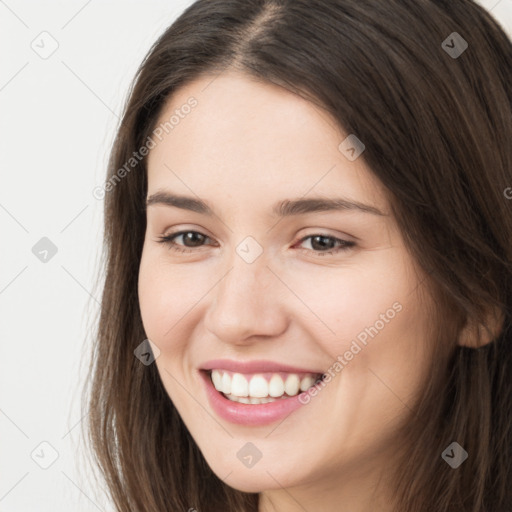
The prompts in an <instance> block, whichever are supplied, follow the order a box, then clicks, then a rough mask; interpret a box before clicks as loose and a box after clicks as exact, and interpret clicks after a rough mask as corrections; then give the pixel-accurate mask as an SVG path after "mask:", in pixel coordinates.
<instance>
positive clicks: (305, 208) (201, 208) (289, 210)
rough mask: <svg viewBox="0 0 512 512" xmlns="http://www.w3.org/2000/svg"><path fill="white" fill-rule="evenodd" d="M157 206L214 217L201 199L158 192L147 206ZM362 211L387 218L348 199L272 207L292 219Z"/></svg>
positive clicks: (308, 200) (290, 202) (297, 201)
mask: <svg viewBox="0 0 512 512" xmlns="http://www.w3.org/2000/svg"><path fill="white" fill-rule="evenodd" d="M155 204H160V205H166V206H174V207H176V208H181V209H183V210H190V211H193V212H196V213H201V214H203V215H208V216H214V215H215V212H214V210H213V208H212V207H211V206H210V205H209V204H208V203H207V202H206V201H203V200H201V199H196V198H194V197H189V196H180V195H174V194H170V193H168V192H161V191H160V192H156V193H155V194H153V195H151V196H149V197H148V199H147V201H146V206H151V205H155ZM343 210H349V211H360V212H363V213H371V214H373V215H379V216H383V217H385V216H386V214H385V213H383V212H381V211H380V210H379V209H378V208H376V207H375V206H370V205H367V204H363V203H360V202H358V201H352V200H349V199H346V198H324V197H311V198H300V199H293V200H292V199H285V200H282V201H279V202H277V203H275V204H274V205H273V206H272V210H271V211H272V214H273V215H274V216H276V217H291V216H293V215H303V214H306V213H314V212H326V211H343Z"/></svg>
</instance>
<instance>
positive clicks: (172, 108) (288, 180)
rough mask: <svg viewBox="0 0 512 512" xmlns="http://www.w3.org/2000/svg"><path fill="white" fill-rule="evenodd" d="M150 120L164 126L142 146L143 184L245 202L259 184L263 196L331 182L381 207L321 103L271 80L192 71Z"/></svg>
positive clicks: (317, 188)
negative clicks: (145, 153) (146, 150)
mask: <svg viewBox="0 0 512 512" xmlns="http://www.w3.org/2000/svg"><path fill="white" fill-rule="evenodd" d="M189 105H194V107H193V108H190V107H189ZM171 118H172V123H170V122H169V121H170V120H171ZM165 123H167V125H166V124H165ZM157 126H160V127H163V128H164V130H163V132H164V133H162V135H161V140H158V139H155V142H156V143H157V144H156V146H155V147H154V148H153V149H152V150H151V151H150V154H149V160H148V178H149V189H150V191H153V192H154V191H156V190H157V189H162V188H171V189H172V190H174V191H179V192H182V193H186V192H188V193H190V189H192V191H193V192H194V193H196V194H197V195H200V196H201V197H208V196H209V192H210V193H211V192H213V191H215V190H217V191H218V190H222V191H223V193H224V194H225V195H226V196H230V195H232V194H233V193H234V192H236V194H237V195H238V196H239V197H241V198H242V197H243V196H245V199H246V200H247V201H248V202H249V203H250V202H251V199H252V200H254V198H255V197H256V196H258V194H259V193H260V192H262V191H264V192H265V194H266V197H268V199H269V201H270V200H272V199H276V200H277V199H279V198H281V197H283V192H284V191H286V194H285V195H286V196H303V195H305V194H307V193H308V191H310V192H311V193H315V194H316V195H328V194H329V192H330V191H332V190H333V188H334V189H335V190H336V191H337V192H339V193H343V194H344V195H345V196H353V197H355V196H357V198H358V199H363V198H364V199H365V200H367V201H368V200H370V201H373V202H374V203H375V204H376V205H380V207H381V208H383V209H385V208H386V207H385V204H386V200H385V197H384V195H383V194H382V187H381V186H380V184H379V183H378V181H377V180H376V178H375V177H374V176H373V175H372V173H371V172H369V169H368V168H367V167H366V165H365V164H364V162H363V159H362V158H358V159H357V160H355V161H350V160H348V159H347V158H346V157H345V155H344V154H343V153H342V151H341V150H340V144H341V143H342V142H343V141H344V140H345V139H346V137H347V135H348V134H345V133H344V132H343V131H342V129H341V128H340V127H339V126H338V125H337V123H336V122H335V120H334V119H333V118H332V117H331V116H330V115H329V114H328V113H327V112H326V111H325V110H323V109H321V108H320V107H319V106H317V105H314V104H313V103H311V102H309V101H307V100H306V99H304V98H302V97H300V96H298V95H296V94H293V93H291V92H290V91H288V90H286V89H284V88H282V87H279V86H277V85H274V84H269V83H262V82H259V81H255V80H254V79H252V78H250V77H248V76H246V75H243V74H240V73H238V72H232V71H230V72H225V73H222V74H221V75H219V76H217V77H215V76H203V77H200V78H198V79H197V80H195V81H194V82H191V83H190V84H188V85H186V86H184V87H182V88H180V89H178V90H177V91H176V92H175V93H174V95H173V96H172V97H171V98H170V99H169V100H168V102H167V103H166V105H165V107H164V109H163V110H162V113H161V115H160V117H159V120H158V123H157ZM187 188H188V189H189V190H187ZM177 189H178V190H177ZM258 201H261V197H259V199H258Z"/></svg>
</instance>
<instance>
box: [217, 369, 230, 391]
mask: <svg viewBox="0 0 512 512" xmlns="http://www.w3.org/2000/svg"><path fill="white" fill-rule="evenodd" d="M219 391H222V392H223V393H224V394H226V395H229V394H230V393H231V377H230V376H229V374H228V373H224V375H223V376H222V389H220V390H219Z"/></svg>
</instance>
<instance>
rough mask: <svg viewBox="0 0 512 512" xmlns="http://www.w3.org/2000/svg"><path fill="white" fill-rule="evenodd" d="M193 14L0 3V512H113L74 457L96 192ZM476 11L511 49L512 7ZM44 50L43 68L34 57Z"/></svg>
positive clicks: (95, 248)
mask: <svg viewBox="0 0 512 512" xmlns="http://www.w3.org/2000/svg"><path fill="white" fill-rule="evenodd" d="M191 3H192V1H191V0H188V1H185V0H182V1H178V0H172V1H171V0H167V1H164V0H151V1H146V2H142V1H141V0H137V1H135V0H129V1H127V0H124V1H122V2H121V1H120V0H118V1H113V0H110V1H105V0H103V1H100V0H89V1H87V0H83V1H69V0H68V1H66V2H64V1H55V0H54V1H47V2H44V3H43V2H36V1H35V0H32V1H22V0H5V1H3V0H0V48H1V52H2V53H1V55H2V58H1V60H0V62H1V65H0V109H1V110H0V148H1V154H0V168H1V172H2V186H1V188H0V227H1V231H0V232H1V235H2V238H1V242H0V243H1V246H0V247H1V260H0V340H1V348H2V352H1V355H2V357H1V358H0V512H33V511H38V512H46V511H48V512H50V511H51V512H59V511H66V512H69V510H73V511H78V512H80V511H98V510H103V511H105V512H107V511H110V510H113V507H112V506H111V505H109V504H108V500H107V499H106V497H105V496H104V495H103V494H102V493H101V491H100V490H99V489H98V488H97V487H96V486H95V485H94V482H93V481H92V480H90V479H88V478H86V475H87V474H88V473H89V471H88V470H87V466H86V464H85V459H84V457H83V454H82V450H81V445H80V444H79V442H80V439H79V438H80V435H81V429H80V424H79V423H80V421H81V420H82V419H83V418H81V414H80V399H81V389H82V384H83V379H84V376H85V368H86V365H87V364H88V359H87V356H88V354H89V352H88V350H89V337H90V336H89V335H88V334H87V333H88V332H90V327H91V324H93V323H94V321H95V315H96V313H97V311H98V306H99V300H100V291H101V288H100V285H99V284H98V275H97V274H98V265H99V260H98V256H99V252H100V247H101V235H102V225H101V223H102V204H101V201H98V200H96V199H95V198H94V197H93V195H92V191H93V189H94V188H95V187H96V186H98V185H100V184H101V183H102V181H103V179H104V175H105V169H106V162H107V157H108V151H109V148H110V145H111V143H112V141H113V137H114V133H115V129H116V126H117V122H118V117H119V116H120V112H121V108H122V105H123V102H124V100H125V97H126V94H127V89H128V86H129V85H130V82H131V79H132V77H133V75H134V73H135V71H136V69H137V67H138V65H139V63H140V62H141V61H142V59H143V57H144V55H145V54H146V52H147V50H148V49H149V47H150V45H151V44H152V43H153V42H154V41H155V40H156V38H157V37H158V35H160V34H161V33H162V32H163V30H164V29H165V28H166V27H167V26H168V25H170V24H171V23H172V22H173V21H174V19H175V18H176V17H177V16H178V15H179V14H180V13H181V12H182V11H183V10H184V9H185V8H186V7H187V6H188V5H190V4H191ZM480 3H481V4H482V5H484V6H485V7H486V8H488V9H489V10H490V11H491V12H492V14H493V15H494V16H495V17H496V18H497V19H498V21H499V22H500V23H501V24H502V26H503V27H504V28H505V29H506V30H507V32H508V33H509V34H510V35H511V36H512V0H481V1H480ZM42 32H48V33H49V34H50V35H51V36H48V35H42V36H41V35H40V34H41V33H42ZM42 38H43V39H44V43H41V39H42ZM33 41H34V42H33ZM43 44H44V48H42V46H43ZM52 44H53V45H56V44H58V48H57V49H56V51H55V52H54V53H53V54H52V55H51V56H49V57H48V58H46V59H43V58H41V57H40V56H39V55H38V54H37V53H36V51H34V50H33V49H32V47H31V45H33V46H36V45H39V47H40V49H39V51H40V52H42V51H44V49H46V50H48V49H51V48H52ZM42 237H47V238H49V239H50V240H51V241H52V242H53V244H54V245H55V246H56V248H57V253H56V254H55V255H54V256H53V257H51V258H50V255H51V253H50V254H49V255H48V256H47V258H48V261H47V262H42V261H40V260H39V259H38V258H37V257H36V256H35V255H34V254H33V252H32V247H33V246H34V245H35V244H36V243H37V242H38V241H39V240H40V239H41V238H42ZM40 257H44V253H41V255H40ZM99 277H100V278H101V276H99ZM42 442H47V443H49V444H50V445H51V446H52V447H53V448H50V447H49V446H48V445H42V446H40V443H42ZM34 450H35V452H34ZM52 450H56V452H57V453H58V458H57V459H56V460H55V462H53V464H51V465H50V466H49V467H48V468H47V469H42V468H41V467H40V466H39V465H38V463H36V461H38V462H39V464H45V463H49V462H51V461H52ZM32 457H33V458H32Z"/></svg>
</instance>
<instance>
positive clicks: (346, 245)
mask: <svg viewBox="0 0 512 512" xmlns="http://www.w3.org/2000/svg"><path fill="white" fill-rule="evenodd" d="M187 233H195V234H198V235H201V236H203V237H205V239H207V240H208V239H209V237H208V236H206V235H204V234H203V233H200V232H199V231H192V230H188V231H179V232H177V233H171V234H169V235H161V236H159V237H158V238H159V239H158V243H162V244H165V245H167V246H168V248H169V249H171V250H172V251H177V252H181V253H190V252H194V248H190V247H186V248H183V247H182V246H180V245H178V244H176V242H174V239H175V238H177V237H178V236H180V235H185V234H187ZM315 237H322V238H330V239H331V240H334V241H335V242H338V243H340V244H341V247H338V248H337V249H331V250H329V251H315V250H314V249H304V248H302V249H300V250H303V251H307V252H311V251H312V252H313V253H317V254H318V255H319V256H324V255H326V254H330V255H334V254H338V253H340V252H342V251H347V250H349V249H351V248H352V247H354V246H355V245H356V243H355V242H351V241H348V240H342V239H340V238H336V237H334V236H331V235H324V234H321V233H316V234H313V235H307V236H305V237H303V238H301V239H300V240H298V241H297V242H296V243H303V242H304V241H305V240H307V239H308V238H315Z"/></svg>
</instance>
